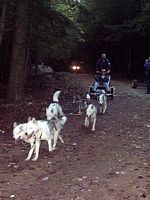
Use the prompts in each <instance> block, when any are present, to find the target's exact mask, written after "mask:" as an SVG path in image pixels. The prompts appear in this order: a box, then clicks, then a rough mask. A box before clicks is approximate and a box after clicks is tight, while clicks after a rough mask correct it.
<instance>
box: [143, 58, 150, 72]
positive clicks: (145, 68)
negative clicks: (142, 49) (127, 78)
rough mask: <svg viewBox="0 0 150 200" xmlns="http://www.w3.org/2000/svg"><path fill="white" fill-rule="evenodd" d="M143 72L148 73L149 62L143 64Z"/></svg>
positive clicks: (149, 69) (149, 68)
mask: <svg viewBox="0 0 150 200" xmlns="http://www.w3.org/2000/svg"><path fill="white" fill-rule="evenodd" d="M144 71H149V72H150V60H149V61H147V62H145V64H144Z"/></svg>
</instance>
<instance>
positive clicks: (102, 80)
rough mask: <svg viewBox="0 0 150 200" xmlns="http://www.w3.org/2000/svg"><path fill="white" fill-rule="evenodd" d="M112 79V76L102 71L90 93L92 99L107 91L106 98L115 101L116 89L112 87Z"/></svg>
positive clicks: (97, 75) (96, 76)
mask: <svg viewBox="0 0 150 200" xmlns="http://www.w3.org/2000/svg"><path fill="white" fill-rule="evenodd" d="M110 79H111V76H110V75H109V74H107V73H106V72H105V71H102V72H101V74H96V75H95V83H94V84H93V85H92V86H91V87H90V91H89V94H90V96H91V98H97V97H98V96H99V95H100V94H101V93H102V92H103V91H105V94H106V96H107V97H110V98H111V100H113V98H114V94H115V87H114V86H113V85H111V83H110Z"/></svg>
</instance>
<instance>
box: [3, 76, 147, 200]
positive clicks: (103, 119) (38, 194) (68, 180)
mask: <svg viewBox="0 0 150 200" xmlns="http://www.w3.org/2000/svg"><path fill="white" fill-rule="evenodd" d="M69 80H70V79H69ZM71 81H72V82H75V84H76V83H77V82H78V84H79V83H80V84H82V86H83V88H84V89H85V91H86V90H87V89H88V87H89V85H90V84H91V83H92V82H93V77H91V76H89V75H73V76H72V78H71ZM113 83H114V85H115V87H116V96H115V97H114V100H112V101H111V100H109V99H108V109H107V113H106V114H104V115H101V114H100V115H98V120H97V124H96V131H95V132H91V131H90V129H87V128H85V127H84V126H83V124H84V115H81V116H80V115H71V114H70V113H71V112H72V108H73V107H75V105H72V104H71V101H70V102H69V100H67V99H66V100H65V101H64V102H63V107H64V110H65V112H66V113H67V116H68V122H67V124H66V126H65V128H64V129H63V131H62V135H63V138H64V141H65V144H61V143H60V142H59V143H58V146H57V149H56V150H55V151H53V152H52V153H49V152H48V149H47V144H46V143H45V142H43V144H42V146H41V149H40V157H39V160H38V161H37V162H33V161H28V162H25V161H24V159H25V157H26V155H27V153H28V150H29V146H28V145H23V144H19V145H16V144H15V143H14V141H13V139H12V138H11V137H9V138H7V139H6V137H5V136H4V134H5V133H1V135H0V136H1V137H0V145H1V148H0V199H1V200H3V199H4V200H5V199H6V200H9V199H15V200H31V199H32V200H125V199H126V200H142V199H146V200H150V156H149V155H150V145H149V144H150V136H149V135H150V96H149V95H147V94H145V88H143V87H141V88H140V89H136V90H135V89H132V88H131V84H130V83H128V82H120V81H113ZM72 92H73V91H72ZM71 95H72V94H71ZM28 101H29V100H26V102H28ZM39 102H40V104H41V102H42V105H41V106H40V108H39V106H37V105H39ZM32 103H33V104H32ZM32 103H31V102H30V104H29V102H28V104H27V105H28V106H27V107H26V108H25V109H24V108H23V109H22V110H20V111H19V112H20V113H22V112H26V113H27V114H28V112H27V110H28V108H29V107H31V106H33V105H34V106H36V107H37V109H36V108H35V107H34V110H36V111H35V113H34V114H35V116H37V117H38V116H39V117H40V116H41V114H39V112H40V110H41V108H42V111H43V112H44V110H45V105H47V103H48V98H47V99H45V98H44V97H42V98H41V99H40V100H39V99H38V98H37V96H36V98H35V99H34V101H33V102H32ZM69 105H72V106H69ZM20 108H22V105H21V106H20ZM13 109H14V108H13V107H9V108H7V110H6V111H7V112H8V111H9V113H7V114H6V111H5V109H4V110H3V113H2V114H3V116H4V117H3V118H2V117H1V119H0V120H1V121H0V122H1V123H5V121H6V120H8V121H9V117H10V113H11V112H13ZM25 110H26V111H25ZM16 112H17V111H15V113H16ZM19 115H20V116H21V119H24V118H25V117H26V115H23V114H22V115H21V114H19ZM17 117H18V119H19V116H17ZM10 118H11V117H10ZM21 119H20V120H21ZM12 120H13V119H12ZM10 121H11V120H10ZM0 129H4V126H3V125H2V124H1V127H0ZM5 132H7V134H8V135H10V134H11V132H12V130H11V129H9V128H7V129H6V131H5Z"/></svg>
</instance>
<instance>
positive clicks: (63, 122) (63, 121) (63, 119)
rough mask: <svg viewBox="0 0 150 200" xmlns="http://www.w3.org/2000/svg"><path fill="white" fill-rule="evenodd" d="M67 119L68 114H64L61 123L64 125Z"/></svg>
mask: <svg viewBox="0 0 150 200" xmlns="http://www.w3.org/2000/svg"><path fill="white" fill-rule="evenodd" d="M66 121H67V117H66V116H62V117H61V124H62V125H64V124H65V123H66Z"/></svg>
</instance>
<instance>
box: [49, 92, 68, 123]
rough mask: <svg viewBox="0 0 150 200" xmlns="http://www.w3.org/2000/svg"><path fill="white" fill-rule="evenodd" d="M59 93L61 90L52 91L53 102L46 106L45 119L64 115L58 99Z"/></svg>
mask: <svg viewBox="0 0 150 200" xmlns="http://www.w3.org/2000/svg"><path fill="white" fill-rule="evenodd" d="M60 93H61V91H57V92H55V93H54V95H53V103H51V104H50V105H49V107H48V108H46V117H47V120H51V119H58V118H59V117H62V116H64V113H63V111H62V107H61V105H60V104H59V99H58V97H59V95H60Z"/></svg>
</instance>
